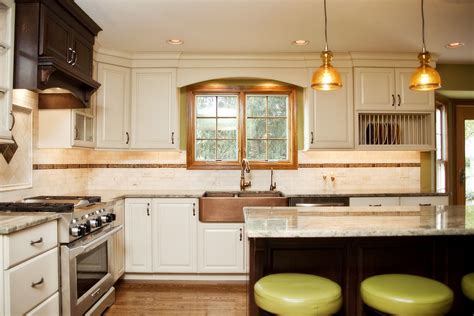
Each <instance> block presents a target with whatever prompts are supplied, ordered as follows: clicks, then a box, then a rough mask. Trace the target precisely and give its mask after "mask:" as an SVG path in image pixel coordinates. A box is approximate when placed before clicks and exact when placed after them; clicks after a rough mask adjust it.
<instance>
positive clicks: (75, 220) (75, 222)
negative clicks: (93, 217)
mask: <svg viewBox="0 0 474 316" xmlns="http://www.w3.org/2000/svg"><path fill="white" fill-rule="evenodd" d="M78 221H79V220H78V219H77V218H73V219H72V221H71V224H77V222H78Z"/></svg>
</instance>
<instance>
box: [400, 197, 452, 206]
mask: <svg viewBox="0 0 474 316" xmlns="http://www.w3.org/2000/svg"><path fill="white" fill-rule="evenodd" d="M400 205H419V206H431V205H433V206H435V205H449V197H448V196H402V197H400Z"/></svg>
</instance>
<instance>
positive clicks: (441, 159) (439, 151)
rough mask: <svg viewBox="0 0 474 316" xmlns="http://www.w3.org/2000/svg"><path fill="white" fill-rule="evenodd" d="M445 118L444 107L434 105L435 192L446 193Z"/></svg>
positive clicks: (439, 104)
mask: <svg viewBox="0 0 474 316" xmlns="http://www.w3.org/2000/svg"><path fill="white" fill-rule="evenodd" d="M446 131H447V116H446V106H445V105H443V104H441V103H437V104H436V190H437V191H441V192H446V190H447V178H446V173H447V167H448V152H447V150H448V148H447V133H446Z"/></svg>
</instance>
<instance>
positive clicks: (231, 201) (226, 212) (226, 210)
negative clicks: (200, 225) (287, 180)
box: [199, 191, 288, 223]
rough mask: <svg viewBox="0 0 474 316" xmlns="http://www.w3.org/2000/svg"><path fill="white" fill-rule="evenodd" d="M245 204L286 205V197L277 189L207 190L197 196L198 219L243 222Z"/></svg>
mask: <svg viewBox="0 0 474 316" xmlns="http://www.w3.org/2000/svg"><path fill="white" fill-rule="evenodd" d="M247 206H288V198H287V197H285V196H283V194H282V193H281V192H278V191H207V192H204V194H203V196H202V197H200V198H199V220H200V221H201V222H220V223H243V222H244V214H243V208H244V207H247Z"/></svg>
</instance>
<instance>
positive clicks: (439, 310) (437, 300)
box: [361, 274, 453, 315]
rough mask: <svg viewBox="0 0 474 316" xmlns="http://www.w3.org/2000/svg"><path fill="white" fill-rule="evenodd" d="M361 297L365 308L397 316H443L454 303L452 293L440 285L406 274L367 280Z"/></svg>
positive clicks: (439, 283) (384, 275)
mask: <svg viewBox="0 0 474 316" xmlns="http://www.w3.org/2000/svg"><path fill="white" fill-rule="evenodd" d="M361 295H362V300H363V301H364V303H365V304H367V305H368V306H370V307H372V308H375V309H376V310H378V311H381V312H384V313H389V314H397V315H443V314H445V313H447V312H448V311H449V309H450V308H451V305H452V303H453V291H451V289H450V288H449V287H447V286H446V285H444V284H443V283H441V282H438V281H435V280H432V279H428V278H424V277H420V276H416V275H408V274H382V275H376V276H373V277H370V278H367V279H365V280H364V281H363V282H362V283H361Z"/></svg>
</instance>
